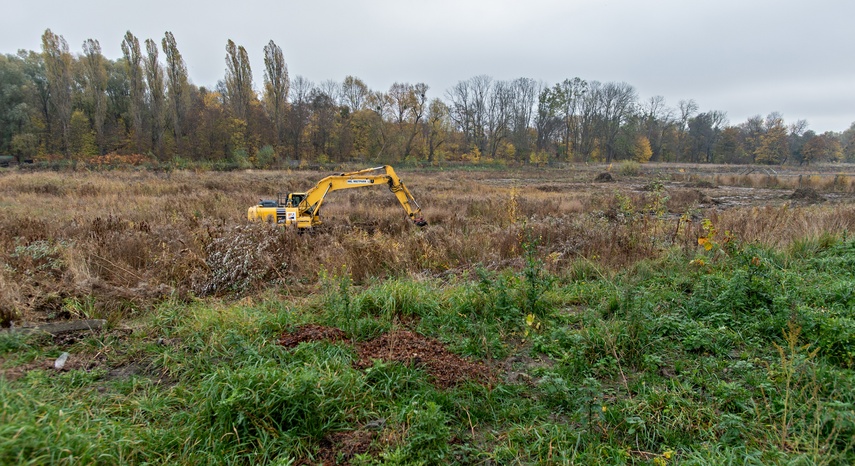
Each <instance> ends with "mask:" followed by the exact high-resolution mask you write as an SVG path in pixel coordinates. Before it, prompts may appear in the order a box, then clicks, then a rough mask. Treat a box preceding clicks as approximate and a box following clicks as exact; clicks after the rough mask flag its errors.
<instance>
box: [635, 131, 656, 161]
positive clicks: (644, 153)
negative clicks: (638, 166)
mask: <svg viewBox="0 0 855 466" xmlns="http://www.w3.org/2000/svg"><path fill="white" fill-rule="evenodd" d="M650 157H653V149H651V148H650V140H649V139H647V136H644V135H642V134H639V135H638V136H637V137H636V138H635V145H634V146H633V148H632V158H633V160H635V161H636V162H638V163H647V162H648V161H650Z"/></svg>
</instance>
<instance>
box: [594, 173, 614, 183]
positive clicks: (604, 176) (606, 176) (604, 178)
mask: <svg viewBox="0 0 855 466" xmlns="http://www.w3.org/2000/svg"><path fill="white" fill-rule="evenodd" d="M614 180H615V179H614V177H613V176H612V174H611V173H609V172H603V173H600V174H599V175H597V177H596V178H594V181H596V182H598V183H611V182H613V181H614Z"/></svg>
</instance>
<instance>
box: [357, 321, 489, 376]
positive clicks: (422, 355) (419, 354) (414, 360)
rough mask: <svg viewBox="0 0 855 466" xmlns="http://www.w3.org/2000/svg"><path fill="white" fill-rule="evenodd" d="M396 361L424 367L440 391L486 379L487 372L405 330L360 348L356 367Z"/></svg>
mask: <svg viewBox="0 0 855 466" xmlns="http://www.w3.org/2000/svg"><path fill="white" fill-rule="evenodd" d="M376 359H380V360H383V361H395V362H400V363H403V364H408V365H417V366H420V367H424V368H425V369H426V370H427V372H428V374H430V375H431V377H432V378H433V381H434V383H435V384H436V385H437V386H439V387H441V388H448V387H451V386H454V385H457V384H459V383H461V382H463V381H464V380H467V379H471V380H488V379H489V378H490V377H489V375H490V373H489V370H488V369H487V368H486V367H484V366H483V365H481V364H475V363H472V362H469V361H467V360H465V359H463V358H461V357H460V356H457V355H455V354H452V353H450V352H448V351H447V350H446V349H445V347H444V346H443V345H442V343H440V342H438V341H437V340H434V339H432V338H427V337H424V336H422V335H419V334H417V333H413V332H409V331H406V330H399V331H397V332H392V333H387V334H385V335H383V336H381V337H379V338H375V339H374V340H371V341H368V342H366V343H365V344H363V345H362V346H361V347H360V348H359V361H358V362H357V363H356V367H358V368H360V369H364V368H366V367H370V366H371V365H372V364H373V362H372V361H374V360H376Z"/></svg>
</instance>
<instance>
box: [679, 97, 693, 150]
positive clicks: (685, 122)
mask: <svg viewBox="0 0 855 466" xmlns="http://www.w3.org/2000/svg"><path fill="white" fill-rule="evenodd" d="M678 105H679V108H680V121H679V122H678V126H677V160H678V161H682V160H685V152H686V150H687V136H688V132H689V120H691V119H692V117H694V116H695V114H697V113H698V104H697V102H695V101H694V100H692V99H689V100H681V101H680V102H679V103H678Z"/></svg>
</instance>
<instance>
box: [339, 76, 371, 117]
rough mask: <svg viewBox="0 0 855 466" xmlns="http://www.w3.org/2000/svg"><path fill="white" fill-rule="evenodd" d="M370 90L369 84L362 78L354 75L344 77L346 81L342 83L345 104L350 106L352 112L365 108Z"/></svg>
mask: <svg viewBox="0 0 855 466" xmlns="http://www.w3.org/2000/svg"><path fill="white" fill-rule="evenodd" d="M369 92H370V91H369V89H368V86H366V85H365V83H364V82H362V80H361V79H359V78H355V77H353V76H347V77H346V78H344V82H343V83H342V85H341V94H342V101H343V104H344V105H347V106H348V107H350V112H351V113H354V112H358V111H359V110H362V109H364V108H365V103H366V101H367V100H368V94H369Z"/></svg>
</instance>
